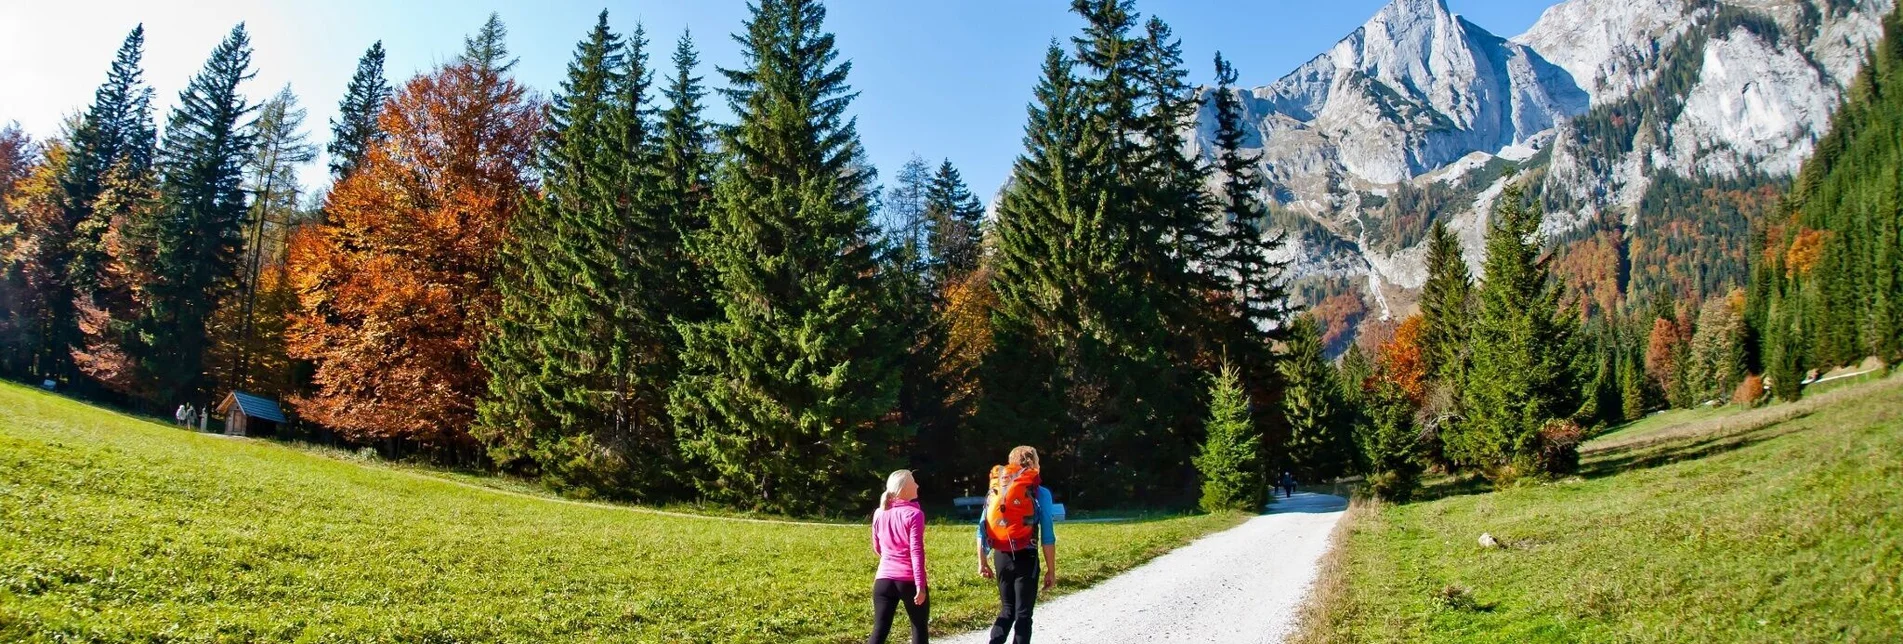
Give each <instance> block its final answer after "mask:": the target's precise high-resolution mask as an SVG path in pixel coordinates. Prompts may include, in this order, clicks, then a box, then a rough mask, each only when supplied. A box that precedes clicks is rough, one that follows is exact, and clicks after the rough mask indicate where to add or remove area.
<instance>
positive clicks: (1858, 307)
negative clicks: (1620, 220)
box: [1751, 12, 1903, 399]
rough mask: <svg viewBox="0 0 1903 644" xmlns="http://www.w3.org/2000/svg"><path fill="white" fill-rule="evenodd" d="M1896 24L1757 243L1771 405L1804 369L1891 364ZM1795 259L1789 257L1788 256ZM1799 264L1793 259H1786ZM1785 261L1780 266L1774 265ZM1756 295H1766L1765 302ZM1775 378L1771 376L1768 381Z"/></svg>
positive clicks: (1899, 161) (1902, 282)
mask: <svg viewBox="0 0 1903 644" xmlns="http://www.w3.org/2000/svg"><path fill="white" fill-rule="evenodd" d="M1899 43H1903V18H1899V17H1898V16H1897V15H1896V14H1895V13H1894V12H1892V14H1891V15H1889V16H1887V17H1886V18H1885V19H1884V36H1883V40H1882V42H1881V43H1880V44H1879V45H1878V46H1877V47H1876V48H1875V49H1874V50H1873V52H1872V54H1871V56H1870V58H1869V60H1868V62H1867V63H1866V64H1865V66H1864V69H1863V71H1862V72H1861V73H1860V74H1859V76H1858V78H1857V80H1856V82H1854V83H1853V84H1852V86H1851V88H1850V90H1849V91H1848V92H1847V96H1846V97H1845V98H1846V102H1845V104H1844V105H1843V107H1842V108H1841V109H1840V110H1839V112H1838V114H1837V115H1836V116H1835V117H1833V118H1832V124H1831V128H1830V130H1829V131H1828V132H1827V133H1825V135H1824V137H1823V138H1822V139H1820V140H1819V141H1818V144H1817V150H1816V153H1815V154H1814V155H1813V157H1812V158H1811V159H1810V161H1808V162H1807V163H1805V165H1804V168H1803V170H1802V171H1800V172H1799V173H1798V180H1797V181H1796V185H1795V186H1794V187H1793V189H1792V194H1791V196H1790V199H1789V202H1788V208H1787V209H1786V213H1788V214H1787V215H1786V217H1785V218H1783V220H1782V221H1780V222H1778V223H1779V225H1777V226H1771V227H1769V228H1771V229H1773V230H1782V232H1783V235H1782V236H1781V237H1772V238H1769V239H1765V240H1764V242H1765V244H1764V246H1762V247H1759V248H1758V249H1757V250H1760V251H1762V257H1761V258H1760V266H1759V270H1757V271H1755V272H1754V284H1753V286H1752V290H1751V293H1752V295H1753V296H1756V297H1758V298H1760V299H1768V300H1769V306H1768V307H1767V309H1768V310H1767V311H1766V312H1765V313H1764V314H1763V316H1764V318H1765V322H1763V323H1762V324H1764V325H1765V326H1767V327H1768V328H1767V329H1766V331H1765V332H1764V342H1763V343H1762V345H1761V347H1760V348H1759V352H1760V360H1761V361H1762V362H1763V363H1765V364H1766V370H1767V371H1768V372H1769V374H1768V379H1769V380H1770V382H1771V386H1772V389H1773V391H1774V392H1775V393H1776V394H1777V395H1778V397H1780V398H1785V399H1790V398H1794V397H1796V396H1797V395H1799V393H1800V389H1799V387H1800V385H1799V384H1798V383H1797V382H1795V380H1796V379H1798V378H1801V377H1802V374H1804V373H1805V372H1807V371H1809V370H1812V369H1816V370H1826V371H1827V370H1829V369H1832V368H1835V367H1840V366H1847V365H1851V364H1855V363H1857V362H1859V361H1861V360H1862V359H1863V358H1864V357H1866V356H1878V357H1881V358H1884V359H1885V360H1886V361H1890V362H1892V363H1894V361H1895V360H1896V359H1898V358H1903V340H1899V337H1898V336H1899V330H1900V329H1903V306H1899V303H1903V290H1900V289H1903V279H1900V277H1903V272H1900V271H1903V252H1899V250H1898V248H1899V233H1898V228H1899V227H1900V226H1903V220H1899V217H1903V175H1899V173H1897V172H1896V168H1897V167H1899V165H1903V137H1899V136H1898V132H1899V131H1903V74H1900V73H1899V70H1903V53H1899V51H1900V50H1903V44H1899ZM1800 251H1801V252H1800ZM1800 255H1802V256H1804V259H1802V260H1798V259H1796V258H1797V257H1798V256H1800ZM1787 256H1788V257H1790V258H1791V260H1790V261H1789V262H1788V263H1786V262H1783V261H1781V258H1784V257H1787ZM1767 296H1768V297H1767ZM1780 375H1782V377H1781V378H1780V377H1779V376H1780Z"/></svg>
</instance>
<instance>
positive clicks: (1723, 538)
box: [1304, 378, 1903, 643]
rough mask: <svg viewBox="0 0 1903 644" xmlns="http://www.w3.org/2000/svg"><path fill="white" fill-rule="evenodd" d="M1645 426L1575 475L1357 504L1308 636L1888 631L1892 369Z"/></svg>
mask: <svg viewBox="0 0 1903 644" xmlns="http://www.w3.org/2000/svg"><path fill="white" fill-rule="evenodd" d="M1807 393H1809V392H1807ZM1647 421H1650V422H1646V421H1642V424H1635V425H1634V426H1632V427H1628V428H1625V429H1624V430H1622V431H1620V432H1619V433H1618V434H1614V435H1609V436H1606V437H1602V438H1601V439H1600V440H1599V441H1596V442H1595V443H1592V444H1589V445H1588V446H1587V447H1588V449H1587V454H1586V458H1585V463H1584V469H1585V473H1584V474H1583V476H1581V477H1576V478H1572V479H1567V480H1564V481H1560V482H1557V483H1551V484H1546V485H1534V486H1522V487H1514V488H1510V489H1505V490H1500V491H1496V492H1486V493H1473V494H1465V495H1454V496H1449V497H1446V498H1441V499H1439V500H1435V501H1431V502H1423V503H1418V504H1413V505H1403V506H1392V505H1389V506H1378V507H1361V508H1358V509H1357V511H1355V512H1354V513H1352V515H1351V518H1350V520H1349V521H1350V525H1349V527H1348V528H1347V529H1346V530H1347V531H1346V532H1345V533H1344V534H1343V535H1342V536H1343V538H1344V540H1343V543H1344V544H1345V550H1344V551H1343V552H1342V553H1340V556H1339V557H1338V558H1337V559H1336V562H1335V564H1334V567H1333V568H1332V569H1331V570H1328V571H1327V572H1325V573H1324V576H1323V579H1324V584H1323V588H1322V595H1321V596H1322V597H1331V598H1333V602H1332V603H1331V604H1328V605H1322V606H1318V608H1319V610H1318V611H1316V613H1315V616H1314V618H1312V619H1311V620H1309V622H1308V623H1307V625H1306V629H1307V630H1306V632H1305V633H1304V635H1305V639H1306V641H1376V642H1436V641H1463V642H1503V643H1504V642H1627V641H1639V642H1653V641H1672V642H1680V641H1682V642H1811V641H1851V642H1894V641H1903V581H1900V580H1903V378H1891V379H1887V380H1881V381H1877V382H1870V383H1865V384H1860V385H1855V386H1849V387H1845V388H1842V389H1838V390H1836V391H1832V392H1829V395H1812V396H1808V397H1807V398H1806V400H1805V401H1801V402H1799V403H1794V404H1792V405H1786V406H1777V405H1773V406H1770V407H1766V408H1763V409H1758V410H1751V411H1741V410H1704V411H1693V412H1682V413H1675V414H1672V415H1665V416H1657V417H1654V418H1652V419H1647ZM1482 533H1489V534H1491V535H1493V536H1494V537H1495V538H1497V539H1498V540H1499V541H1500V542H1501V543H1503V544H1504V547H1501V548H1494V549H1489V548H1483V547H1481V546H1480V545H1479V544H1478V542H1477V539H1478V538H1479V536H1480V535H1481V534H1482Z"/></svg>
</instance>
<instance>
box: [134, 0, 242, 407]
mask: <svg viewBox="0 0 1903 644" xmlns="http://www.w3.org/2000/svg"><path fill="white" fill-rule="evenodd" d="M252 74H253V72H252V70H251V39H250V36H249V35H247V34H246V33H245V29H244V25H243V24H239V25H238V26H236V27H233V28H232V30H231V33H230V34H229V35H227V36H226V37H225V39H224V41H223V42H221V43H219V45H218V47H217V48H215V49H213V50H212V54H211V59H210V60H208V61H206V63H205V68H204V70H203V71H201V72H199V73H198V75H197V76H194V77H193V78H192V80H191V82H190V83H188V84H187V85H186V86H185V89H184V91H182V92H180V93H179V105H178V107H177V108H176V109H174V110H173V111H172V114H171V116H170V117H169V118H167V119H166V123H165V145H164V148H163V149H162V150H161V151H160V155H159V169H160V193H161V201H162V204H161V206H160V208H159V210H158V212H157V213H155V214H156V215H157V217H158V219H157V220H156V221H154V222H152V223H151V225H150V226H149V228H148V230H149V232H150V234H151V235H152V236H151V237H150V238H149V239H146V240H143V243H148V244H151V247H152V255H153V270H152V274H151V276H150V277H151V282H149V283H147V284H144V285H142V287H141V290H142V291H143V292H144V296H143V297H142V298H141V299H142V300H143V302H142V304H143V310H142V311H141V315H140V317H139V327H140V331H141V335H142V336H144V337H145V338H146V342H147V343H149V346H146V347H144V348H143V355H141V356H140V357H141V359H142V362H143V366H144V369H145V371H146V372H147V373H148V374H150V375H151V377H152V378H153V380H154V384H155V386H156V392H155V393H156V395H157V397H158V400H157V402H159V403H160V404H162V405H164V404H169V403H172V402H173V401H176V400H182V399H190V400H197V401H199V404H200V405H201V406H202V405H204V404H207V403H209V402H211V400H210V393H211V392H209V391H207V390H206V389H205V387H206V385H207V382H206V381H205V378H204V376H205V369H204V361H205V357H206V349H207V348H208V342H207V334H206V323H207V321H208V320H209V319H210V318H211V315H212V313H213V311H214V309H215V307H216V306H217V304H218V302H219V301H220V298H221V297H222V296H224V295H225V294H226V293H229V292H231V291H232V290H233V289H234V287H235V286H236V284H235V283H234V282H235V278H236V277H237V274H238V265H239V262H238V251H239V249H240V247H241V246H242V244H243V242H244V223H245V218H246V209H247V205H248V204H247V200H246V192H245V185H244V177H245V175H244V170H245V165H246V163H247V162H248V161H250V159H251V154H252V151H253V147H252V146H253V143H254V141H255V140H256V138H257V135H256V133H255V132H253V131H252V130H250V129H249V128H247V127H245V123H243V120H244V119H245V118H247V117H248V116H249V115H250V114H251V113H252V112H253V111H255V110H256V106H253V105H250V104H248V103H246V101H245V98H244V96H243V95H242V94H240V93H239V91H238V86H239V85H240V84H241V83H243V82H244V81H246V80H248V79H250V78H251V76H252Z"/></svg>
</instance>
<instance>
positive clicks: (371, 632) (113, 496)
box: [0, 385, 1238, 642]
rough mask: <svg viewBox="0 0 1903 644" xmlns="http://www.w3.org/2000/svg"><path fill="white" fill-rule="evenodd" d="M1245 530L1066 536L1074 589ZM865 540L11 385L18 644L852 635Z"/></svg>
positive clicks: (3, 396) (956, 573)
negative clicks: (546, 494)
mask: <svg viewBox="0 0 1903 644" xmlns="http://www.w3.org/2000/svg"><path fill="white" fill-rule="evenodd" d="M927 483H929V482H927ZM868 496H870V494H868ZM1237 520H1238V519H1237V518H1236V517H1222V516H1215V517H1192V518H1180V519H1169V520H1158V521H1149V522H1142V523H1133V524H1120V525H1068V526H1063V527H1061V528H1060V530H1059V538H1060V540H1061V541H1062V544H1063V548H1062V555H1063V559H1062V563H1063V566H1062V567H1063V570H1064V572H1065V576H1066V578H1065V580H1064V582H1063V583H1062V586H1061V587H1060V589H1072V590H1074V589H1076V588H1079V587H1081V586H1084V585H1088V584H1090V583H1092V582H1095V581H1098V580H1102V579H1104V578H1107V577H1108V576H1110V575H1112V574H1115V573H1116V572H1119V571H1122V570H1124V569H1127V568H1129V567H1131V566H1134V565H1136V564H1137V563H1139V562H1141V561H1143V560H1145V559H1148V558H1150V557H1152V556H1154V555H1156V554H1159V553H1161V552H1164V551H1167V550H1168V549H1170V548H1172V547H1174V546H1176V545H1179V544H1182V543H1185V542H1187V541H1189V540H1191V539H1193V538H1195V537H1197V536H1199V535H1201V534H1204V533H1206V532H1209V531H1211V530H1215V529H1220V528H1224V527H1227V526H1230V525H1233V524H1234V522H1235V521H1237ZM969 530H970V529H969V528H966V527H963V526H950V525H947V526H935V527H933V528H932V529H931V531H930V532H929V536H928V542H929V544H928V548H929V553H930V558H931V574H932V579H933V590H934V594H933V595H932V600H933V604H934V606H933V608H934V611H933V612H934V623H935V624H936V625H937V626H938V628H937V629H935V630H940V631H957V630H963V629H964V628H969V627H975V626H976V625H978V624H979V623H980V622H982V621H984V620H986V619H988V615H989V614H990V613H991V612H992V611H995V610H996V608H995V607H996V603H995V602H996V601H997V600H996V594H995V593H996V591H995V589H994V587H993V586H991V585H989V583H988V582H985V581H984V580H981V579H978V578H977V576H976V575H975V574H974V573H973V571H972V567H973V566H974V563H973V557H972V556H971V555H970V554H969V552H970V551H969V546H968V544H969V543H970V540H971V536H970V534H971V533H970V531H969ZM868 543H869V539H868V537H867V534H866V530H865V529H864V528H863V527H849V526H810V525H777V524H763V523H742V522H734V521H724V520H718V519H699V518H680V517H672V516H660V515H655V514H649V513H643V512H637V511H631V510H629V509H626V508H616V507H604V506H594V505H586V504H575V503H562V502H555V501H554V500H551V499H547V498H538V497H535V496H532V495H522V494H510V493H506V492H498V491H489V490H480V489H471V488H470V487H468V486H467V485H459V484H456V483H452V482H447V481H444V480H441V479H437V478H433V477H430V476H423V475H419V474H417V473H415V472H409V471H403V470H396V469H391V468H382V467H365V466H363V465H361V464H357V463H351V462H348V461H346V460H341V459H336V458H325V457H322V456H318V455H313V454H310V453H306V452H302V451H299V450H294V449H288V448H286V447H283V446H280V445H275V444H271V443H268V442H261V441H250V440H234V439H226V438H221V437H215V436H210V435H203V434H195V433H189V432H185V431H180V430H176V429H172V428H170V427H166V426H163V425H159V424H154V423H151V422H146V421H143V420H138V419H134V418H130V417H127V416H123V415H119V414H114V413H110V412H106V411H102V410H99V409H96V408H92V407H88V406H86V405H83V404H79V403H76V402H72V401H69V400H65V399H62V398H57V397H53V396H48V395H45V394H42V393H39V392H36V391H33V390H30V389H26V388H22V387H18V386H14V385H0V641H19V640H26V641H89V640H91V641H121V640H141V641H146V640H154V641H166V640H182V641H249V640H261V641H365V640H385V641H387V640H402V641H472V640H483V641H487V640H509V641H546V640H552V639H572V640H596V641H599V640H608V641H695V642H702V641H736V642H788V641H801V642H847V641H853V640H856V639H862V638H863V637H864V629H865V628H866V621H867V619H868V613H869V605H868V604H869V600H868V598H867V596H866V595H867V594H868V592H869V589H870V585H871V574H872V567H873V558H872V555H871V552H870V548H869V546H868Z"/></svg>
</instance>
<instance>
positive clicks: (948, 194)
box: [925, 159, 985, 286]
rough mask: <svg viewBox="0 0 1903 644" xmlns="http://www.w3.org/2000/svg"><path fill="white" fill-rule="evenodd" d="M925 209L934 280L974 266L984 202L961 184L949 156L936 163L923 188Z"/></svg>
mask: <svg viewBox="0 0 1903 644" xmlns="http://www.w3.org/2000/svg"><path fill="white" fill-rule="evenodd" d="M925 212H926V217H927V219H928V220H929V221H930V222H931V233H930V240H929V241H930V243H929V244H928V255H929V256H930V257H932V259H933V260H934V261H933V264H932V267H933V271H934V273H933V275H932V282H933V283H934V284H939V285H941V286H942V285H945V284H949V283H951V282H952V281H953V280H957V279H963V278H964V276H966V275H969V274H970V273H971V272H972V271H975V270H978V260H979V256H980V255H981V254H982V252H983V239H984V230H983V228H982V225H983V222H984V216H985V209H984V206H983V205H981V204H980V203H978V198H977V197H975V196H972V194H971V189H970V188H968V187H966V186H965V179H964V177H962V176H960V175H959V174H958V168H955V167H952V162H951V159H945V160H944V161H942V162H940V163H939V164H938V170H936V171H935V172H933V173H932V178H931V183H930V184H929V185H928V186H927V188H926V193H925Z"/></svg>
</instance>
